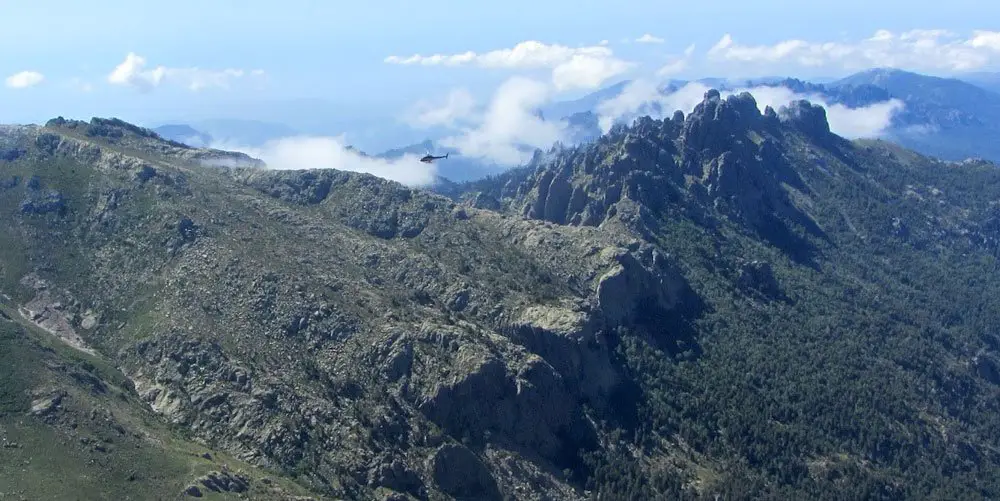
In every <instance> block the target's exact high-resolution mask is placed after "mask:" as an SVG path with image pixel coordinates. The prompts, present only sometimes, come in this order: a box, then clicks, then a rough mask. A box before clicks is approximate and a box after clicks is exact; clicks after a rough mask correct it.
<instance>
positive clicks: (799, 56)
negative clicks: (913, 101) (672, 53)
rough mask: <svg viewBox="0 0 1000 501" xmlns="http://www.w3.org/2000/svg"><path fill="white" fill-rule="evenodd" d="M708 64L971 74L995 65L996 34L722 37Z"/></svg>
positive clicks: (999, 49)
mask: <svg viewBox="0 0 1000 501" xmlns="http://www.w3.org/2000/svg"><path fill="white" fill-rule="evenodd" d="M708 56H709V58H710V59H713V60H716V61H727V62H733V63H748V64H751V65H754V66H758V67H759V66H760V65H762V64H778V63H791V64H796V65H799V66H804V67H813V68H815V67H829V66H838V67H840V68H842V69H846V70H851V71H856V70H861V69H867V68H870V67H872V66H876V67H893V68H906V69H911V70H914V71H940V70H945V71H970V70H975V69H980V68H983V67H985V66H987V65H990V64H995V63H998V62H1000V32H994V31H975V32H973V34H972V37H970V38H963V37H961V36H958V35H956V34H955V33H952V32H950V31H948V30H941V29H933V30H910V31H907V32H903V33H899V34H897V33H893V32H891V31H888V30H878V31H876V32H875V34H874V35H872V36H871V37H869V38H867V39H864V40H859V41H856V42H809V41H806V40H799V39H793V40H784V41H781V42H778V43H776V44H773V45H754V46H751V45H740V44H738V43H736V41H735V40H734V39H733V37H732V36H731V35H730V34H728V33H727V34H726V35H724V36H723V37H722V38H721V39H720V40H719V42H718V43H716V44H715V46H713V47H712V48H711V49H710V50H709V51H708Z"/></svg>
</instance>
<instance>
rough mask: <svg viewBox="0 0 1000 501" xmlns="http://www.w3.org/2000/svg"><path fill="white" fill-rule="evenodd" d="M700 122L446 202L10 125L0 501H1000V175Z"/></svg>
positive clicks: (751, 117)
mask: <svg viewBox="0 0 1000 501" xmlns="http://www.w3.org/2000/svg"><path fill="white" fill-rule="evenodd" d="M699 106H700V107H699V108H697V109H696V110H695V113H692V115H691V116H689V117H676V118H672V119H670V120H666V121H653V120H649V119H643V120H639V121H637V122H636V124H635V125H634V126H632V127H616V128H615V129H614V130H613V131H612V133H611V134H609V135H607V136H604V137H602V138H601V139H599V140H597V141H596V142H595V143H594V144H591V145H585V146H582V147H579V148H565V149H554V150H553V151H551V152H549V154H548V156H547V158H545V159H542V158H541V157H539V159H538V160H537V161H536V163H535V164H533V165H532V166H531V167H530V168H525V169H520V170H517V171H513V172H510V173H508V174H505V175H501V176H496V177H493V178H489V179H486V180H483V181H480V182H477V183H472V184H467V185H452V186H448V187H447V190H448V191H449V195H451V196H454V197H455V198H456V199H458V200H461V201H462V202H456V201H453V200H449V199H447V198H445V197H443V196H438V195H435V194H433V193H429V192H427V191H423V190H409V189H405V188H403V187H401V186H398V185H396V184H394V183H390V182H386V181H383V180H380V179H377V178H374V177H372V176H366V175H359V174H353V173H344V172H334V171H300V172H288V171H283V172H271V171H262V170H258V169H243V168H236V169H234V168H212V167H205V166H200V165H199V164H198V161H197V159H199V158H202V157H200V156H199V155H203V154H207V153H206V152H205V151H204V150H197V149H192V148H183V149H182V148H175V147H174V146H171V145H170V144H168V143H164V142H163V141H161V140H160V139H159V138H158V137H157V136H155V135H152V134H150V133H148V131H145V130H144V129H138V128H135V127H133V126H130V125H129V124H124V123H120V122H118V121H115V120H102V119H96V120H94V121H91V122H90V123H83V122H79V123H76V122H70V121H59V120H56V121H52V122H50V123H49V124H48V126H47V127H45V128H42V129H30V130H27V129H26V130H22V131H20V132H17V133H14V132H8V133H7V134H8V136H7V137H6V139H5V140H4V141H0V147H3V148H4V150H3V151H7V152H16V153H17V154H16V155H15V154H13V153H9V154H5V155H4V156H3V158H4V159H0V187H2V188H0V292H2V293H4V294H6V295H8V296H10V297H9V299H6V298H5V299H3V301H2V304H3V306H2V311H3V315H0V335H2V337H0V342H2V343H3V346H0V348H2V351H0V426H2V433H3V435H2V436H3V437H6V439H7V440H8V441H10V442H16V444H17V447H13V448H11V449H10V453H9V454H8V453H7V452H8V451H7V450H6V449H5V450H4V452H5V454H4V455H3V456H2V459H0V492H3V493H10V494H12V495H14V496H16V495H18V494H19V493H20V495H24V496H26V497H44V498H65V497H70V498H72V497H73V496H75V495H80V496H82V497H101V498H108V497H110V498H116V499H128V498H129V496H131V497H132V498H135V499H140V498H141V499H148V498H157V497H164V498H173V497H175V496H178V495H180V493H181V492H183V490H184V489H185V488H186V487H187V486H188V485H192V484H196V483H197V480H196V479H198V478H199V477H201V476H202V475H206V474H207V473H208V472H210V471H221V469H222V464H228V465H229V466H230V467H231V468H232V469H243V470H244V471H246V472H247V473H246V475H247V478H249V486H250V487H249V491H248V492H247V493H246V494H247V495H249V496H250V497H257V498H262V499H271V498H275V497H278V498H280V496H279V495H278V494H276V492H275V490H274V487H278V488H280V489H281V491H282V492H284V493H285V494H294V493H303V492H305V491H304V489H303V488H301V487H298V485H299V484H301V485H304V486H306V487H308V489H309V490H310V491H311V494H312V495H315V496H324V497H329V498H350V499H355V498H360V499H367V498H383V497H385V498H391V499H403V498H408V499H421V500H431V499H450V498H461V497H462V496H463V495H465V496H470V497H473V498H477V499H501V498H504V497H508V498H517V499H523V498H531V497H532V496H533V495H537V498H549V499H583V498H587V497H588V496H589V497H596V496H598V495H599V496H600V499H605V500H607V499H713V500H714V499H803V500H812V499H815V500H826V499H831V500H832V499H838V500H839V499H980V498H995V497H998V496H1000V485H998V482H997V480H996V479H998V478H1000V433H998V432H1000V408H998V407H1000V403H998V402H1000V400H998V397H1000V332H998V331H997V327H996V326H997V325H998V322H997V320H998V318H1000V278H998V274H997V268H998V263H997V258H998V256H1000V254H998V252H1000V206H998V203H1000V171H998V170H997V169H996V167H995V166H994V165H992V164H982V163H974V162H973V163H963V164H945V163H941V162H937V161H934V160H931V159H928V158H924V157H921V156H918V155H915V154H913V153H911V152H908V151H906V150H903V149H901V148H898V147H896V146H893V145H891V144H888V143H884V142H880V141H858V142H853V143H852V142H847V141H844V140H842V139H841V138H837V137H835V136H832V135H830V134H829V132H828V126H827V125H826V123H825V118H824V117H823V115H822V113H821V110H817V109H816V108H813V107H808V106H806V105H804V104H803V103H797V104H794V105H792V106H791V107H790V108H788V109H783V110H780V111H779V112H773V113H772V112H769V113H767V114H764V115H762V114H760V113H759V112H758V111H757V107H756V103H753V102H752V99H750V98H748V97H747V96H736V97H734V98H730V99H728V100H724V101H723V100H720V99H718V96H712V95H707V96H706V99H705V101H704V102H703V103H702V104H701V105H699ZM771 111H773V110H771ZM682 121H683V122H682ZM88 131H89V132H88ZM15 178H16V179H17V182H15V183H10V182H5V180H7V179H15ZM27 310H31V312H28V311H27ZM21 311H24V312H25V314H26V315H27V316H28V317H29V318H31V320H33V321H34V322H32V321H29V320H28V319H26V318H25V317H24V316H22V314H21ZM36 324H37V325H36ZM74 336H79V339H80V341H79V342H80V343H85V344H86V345H87V346H89V347H91V348H93V349H94V350H95V351H96V352H97V353H98V355H95V356H91V355H87V354H85V353H83V352H82V351H78V350H75V349H73V348H71V347H69V346H68V345H67V344H66V343H63V342H61V341H59V339H58V337H62V338H64V339H68V340H74V342H76V341H75V339H76V338H75V337H74ZM150 407H151V408H152V409H150ZM84 439H85V440H84ZM198 444H204V445H198ZM58 451H65V452H64V453H59V452H58ZM205 452H208V453H209V455H210V457H211V459H206V458H203V457H202V456H201V455H202V454H203V453H205ZM237 457H238V458H241V459H242V460H243V461H245V463H242V462H241V461H238V460H236V459H234V458H237ZM265 469H266V470H265ZM18 471H20V472H21V474H20V475H17V474H15V473H17V472H18ZM264 471H271V472H274V473H268V474H267V475H268V476H269V477H270V478H272V481H271V483H267V482H264V481H263V479H262V477H263V476H265V473H264ZM292 479H294V481H293V480H292ZM201 485H204V484H201ZM588 491H589V494H587V492H588ZM529 493H530V494H529ZM204 494H206V497H207V498H210V496H208V495H209V494H210V493H209V492H208V491H205V492H204ZM230 494H232V495H233V496H236V495H239V494H238V493H235V492H234V493H230ZM212 495H214V494H212Z"/></svg>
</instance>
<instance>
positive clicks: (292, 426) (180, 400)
mask: <svg viewBox="0 0 1000 501" xmlns="http://www.w3.org/2000/svg"><path fill="white" fill-rule="evenodd" d="M123 356H124V357H125V358H126V359H127V360H128V361H129V364H128V365H129V368H128V371H127V372H126V374H127V375H128V376H129V378H130V379H131V380H132V381H133V383H134V385H135V388H136V391H137V392H138V393H139V395H140V396H141V397H142V398H143V399H145V400H146V401H147V402H149V404H150V406H151V407H152V408H153V409H154V410H155V411H156V412H158V413H160V414H162V415H164V416H165V417H166V418H168V419H169V420H170V421H171V422H174V423H177V424H182V425H184V426H187V427H188V428H190V429H192V430H193V431H195V432H196V433H199V434H202V435H208V436H211V437H212V439H213V441H215V442H216V443H217V444H219V445H220V446H222V447H225V448H226V449H228V450H233V451H237V452H238V453H240V454H242V455H243V456H244V457H245V458H246V459H253V460H258V461H262V462H263V463H265V464H274V465H281V466H291V465H294V464H295V463H296V462H297V461H299V460H301V458H302V455H303V451H304V448H305V447H306V444H307V442H308V437H309V435H310V431H313V430H315V426H314V425H313V423H315V422H317V421H328V420H329V419H330V416H331V415H332V413H333V409H332V406H331V404H330V403H329V402H326V401H324V400H319V399H311V398H309V396H308V395H303V394H299V393H297V392H296V391H295V390H294V389H293V388H291V387H289V386H288V385H286V384H283V383H282V382H281V381H280V380H276V379H274V378H267V379H261V378H258V377H255V375H254V374H253V373H252V372H251V371H250V370H248V369H246V368H243V367H241V366H240V364H239V363H237V362H235V361H233V360H231V359H230V358H229V357H228V356H226V354H225V353H224V352H223V351H222V349H221V347H220V346H218V345H217V344H214V343H211V342H204V341H201V340H198V339H186V338H184V337H183V336H180V335H165V336H161V337H159V338H156V339H153V340H147V341H142V342H140V343H138V344H137V345H136V346H135V348H134V349H133V350H132V351H131V352H126V353H123Z"/></svg>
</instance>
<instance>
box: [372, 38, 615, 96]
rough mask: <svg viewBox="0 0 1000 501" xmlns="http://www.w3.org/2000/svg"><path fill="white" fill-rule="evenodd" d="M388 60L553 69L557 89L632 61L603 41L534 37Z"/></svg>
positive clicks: (580, 84) (584, 84)
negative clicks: (502, 45) (481, 49)
mask: <svg viewBox="0 0 1000 501" xmlns="http://www.w3.org/2000/svg"><path fill="white" fill-rule="evenodd" d="M384 61H385V62H386V63H389V64H400V65H422V66H463V65H476V66H478V67H480V68H489V69H508V70H512V69H513V70H533V69H549V70H552V79H553V83H555V85H556V87H557V89H559V90H565V89H571V88H595V87H599V86H600V85H601V84H603V83H604V82H605V81H607V80H608V79H609V78H611V77H614V76H617V75H620V74H622V73H625V72H626V71H628V70H629V69H631V68H632V67H633V66H634V64H633V63H630V62H627V61H623V60H621V59H618V58H616V57H615V56H614V52H613V51H612V50H611V49H610V48H609V47H607V46H606V45H594V46H587V47H567V46H564V45H558V44H553V45H549V44H545V43H542V42H538V41H535V40H529V41H525V42H521V43H519V44H517V45H515V46H514V47H513V48H510V49H498V50H494V51H490V52H485V53H482V54H477V53H476V52H472V51H467V52H463V53H459V54H451V55H447V54H434V55H430V56H424V55H420V54H415V55H412V56H408V57H402V56H389V57H387V58H385V60H384Z"/></svg>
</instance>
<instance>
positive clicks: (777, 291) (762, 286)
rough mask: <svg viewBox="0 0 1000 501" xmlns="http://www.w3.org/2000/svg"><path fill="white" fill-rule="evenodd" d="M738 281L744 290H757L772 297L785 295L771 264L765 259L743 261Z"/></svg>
mask: <svg viewBox="0 0 1000 501" xmlns="http://www.w3.org/2000/svg"><path fill="white" fill-rule="evenodd" d="M736 283H737V285H738V286H739V287H741V288H742V289H743V290H746V291H757V292H759V293H761V294H763V295H764V296H765V297H769V298H772V299H777V298H780V297H783V293H782V291H781V286H780V285H779V284H778V280H777V279H776V278H774V271H773V270H772V269H771V264H770V263H767V262H765V261H758V260H753V261H746V262H744V263H742V264H741V265H740V267H739V276H738V277H737V279H736Z"/></svg>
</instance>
